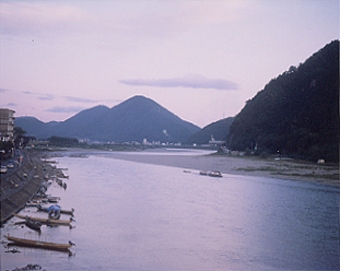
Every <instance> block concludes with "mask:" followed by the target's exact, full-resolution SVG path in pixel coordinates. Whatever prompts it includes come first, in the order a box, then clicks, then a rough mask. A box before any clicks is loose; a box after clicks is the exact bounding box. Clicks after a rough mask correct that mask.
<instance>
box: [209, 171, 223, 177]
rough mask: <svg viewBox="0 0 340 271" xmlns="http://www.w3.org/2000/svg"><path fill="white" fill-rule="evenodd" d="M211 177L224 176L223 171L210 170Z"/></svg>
mask: <svg viewBox="0 0 340 271" xmlns="http://www.w3.org/2000/svg"><path fill="white" fill-rule="evenodd" d="M208 176H210V177H222V173H221V172H220V171H218V170H213V171H208Z"/></svg>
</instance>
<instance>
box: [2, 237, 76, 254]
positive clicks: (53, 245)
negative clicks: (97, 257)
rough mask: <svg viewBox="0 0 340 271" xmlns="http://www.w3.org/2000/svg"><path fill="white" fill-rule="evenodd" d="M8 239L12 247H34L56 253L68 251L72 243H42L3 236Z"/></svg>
mask: <svg viewBox="0 0 340 271" xmlns="http://www.w3.org/2000/svg"><path fill="white" fill-rule="evenodd" d="M4 237H6V238H7V239H8V241H11V242H13V243H14V245H18V246H25V247H36V248H43V249H50V250H58V251H69V249H70V248H71V247H72V245H73V243H72V242H69V243H68V244H58V243H52V242H43V241H36V240H31V239H24V238H18V237H13V236H10V235H9V234H8V235H4Z"/></svg>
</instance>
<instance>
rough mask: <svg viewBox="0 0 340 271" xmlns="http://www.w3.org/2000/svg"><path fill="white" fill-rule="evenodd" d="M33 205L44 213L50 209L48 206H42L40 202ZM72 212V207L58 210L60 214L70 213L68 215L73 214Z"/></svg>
mask: <svg viewBox="0 0 340 271" xmlns="http://www.w3.org/2000/svg"><path fill="white" fill-rule="evenodd" d="M35 207H37V208H38V211H42V212H45V213H48V212H49V211H50V210H49V208H48V207H42V206H41V204H40V205H39V204H38V205H36V206H35ZM73 212H74V209H73V208H72V209H71V210H63V209H61V210H60V213H61V214H65V215H70V216H73Z"/></svg>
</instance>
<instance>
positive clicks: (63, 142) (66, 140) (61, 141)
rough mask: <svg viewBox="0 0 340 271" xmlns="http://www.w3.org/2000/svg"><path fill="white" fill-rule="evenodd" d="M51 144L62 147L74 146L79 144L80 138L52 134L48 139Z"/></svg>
mask: <svg viewBox="0 0 340 271" xmlns="http://www.w3.org/2000/svg"><path fill="white" fill-rule="evenodd" d="M47 141H48V142H49V144H51V145H54V146H62V147H74V146H77V145H78V144H79V140H78V139H76V138H70V137H60V136H51V137H50V138H48V139H47Z"/></svg>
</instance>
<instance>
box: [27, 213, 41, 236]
mask: <svg viewBox="0 0 340 271" xmlns="http://www.w3.org/2000/svg"><path fill="white" fill-rule="evenodd" d="M25 225H26V226H27V227H29V228H30V229H32V230H35V231H37V232H40V228H41V223H40V222H38V221H34V220H32V219H30V218H29V217H28V216H26V217H25Z"/></svg>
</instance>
